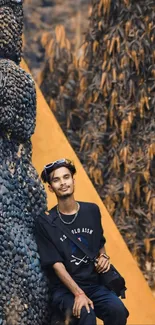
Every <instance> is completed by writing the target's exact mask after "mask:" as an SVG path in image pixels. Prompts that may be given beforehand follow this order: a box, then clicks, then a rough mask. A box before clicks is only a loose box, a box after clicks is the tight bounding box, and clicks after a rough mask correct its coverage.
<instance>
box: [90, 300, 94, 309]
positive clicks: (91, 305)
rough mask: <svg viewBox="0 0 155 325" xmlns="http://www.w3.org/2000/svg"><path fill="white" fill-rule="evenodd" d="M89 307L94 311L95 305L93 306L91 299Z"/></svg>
mask: <svg viewBox="0 0 155 325" xmlns="http://www.w3.org/2000/svg"><path fill="white" fill-rule="evenodd" d="M89 305H90V307H91V308H92V309H94V304H93V302H92V301H91V300H90V299H89Z"/></svg>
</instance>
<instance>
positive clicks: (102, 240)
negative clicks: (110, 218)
mask: <svg viewBox="0 0 155 325" xmlns="http://www.w3.org/2000/svg"><path fill="white" fill-rule="evenodd" d="M97 209H98V216H99V235H100V248H102V247H103V246H104V245H105V243H106V239H105V237H104V231H103V228H102V223H101V212H100V209H99V207H98V206H97Z"/></svg>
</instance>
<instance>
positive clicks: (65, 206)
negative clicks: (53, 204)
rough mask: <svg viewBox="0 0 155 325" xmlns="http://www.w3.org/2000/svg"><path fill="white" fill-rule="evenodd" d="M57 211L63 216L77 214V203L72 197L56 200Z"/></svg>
mask: <svg viewBox="0 0 155 325" xmlns="http://www.w3.org/2000/svg"><path fill="white" fill-rule="evenodd" d="M58 209H59V211H60V212H61V213H64V214H74V213H76V212H77V203H76V201H75V199H74V197H68V198H66V199H63V200H61V199H60V198H59V199H58Z"/></svg>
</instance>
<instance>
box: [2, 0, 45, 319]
mask: <svg viewBox="0 0 155 325" xmlns="http://www.w3.org/2000/svg"><path fill="white" fill-rule="evenodd" d="M22 26H23V9H22V1H20V0H16V1H15V0H12V1H11V0H6V1H4V0H2V1H0V31H1V40H0V256H1V258H0V324H2V325H17V324H20V325H30V324H31V325H32V324H33V325H39V324H40V325H43V324H44V325H46V324H49V318H48V317H49V314H48V301H49V295H48V285H47V280H46V278H45V276H44V274H43V272H42V271H41V268H40V262H39V256H38V252H37V246H36V243H35V237H34V221H35V219H36V218H37V216H38V215H40V214H41V213H42V212H43V211H44V210H45V209H46V194H45V192H44V188H43V186H42V184H41V182H40V180H39V178H38V175H37V172H36V170H35V169H34V167H33V166H32V164H31V155H32V150H31V141H30V138H31V136H32V134H33V132H34V128H35V118H36V91H35V85H34V81H33V79H32V78H31V75H29V74H28V73H26V72H25V71H24V70H23V69H21V68H20V67H19V65H18V64H19V62H20V60H21V48H22Z"/></svg>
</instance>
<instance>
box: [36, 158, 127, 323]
mask: <svg viewBox="0 0 155 325" xmlns="http://www.w3.org/2000/svg"><path fill="white" fill-rule="evenodd" d="M75 173H76V169H75V166H74V164H73V163H72V162H71V161H70V160H67V159H60V160H57V161H55V162H52V163H50V164H48V165H46V166H45V167H44V170H43V172H42V174H41V177H42V180H43V181H44V182H48V184H49V185H48V187H49V190H50V191H51V192H53V193H55V195H56V197H57V201H58V204H57V206H55V207H54V208H52V209H51V210H50V211H49V214H48V215H46V214H45V215H44V216H42V217H40V218H39V219H38V221H37V223H36V238H37V243H38V248H39V253H40V258H41V263H42V265H43V267H45V268H46V270H47V272H48V276H49V279H50V285H51V293H52V306H53V308H55V307H57V308H58V309H59V310H60V311H61V312H62V313H63V315H64V319H65V318H66V317H68V316H67V315H69V319H70V322H69V324H77V325H96V317H98V318H100V319H101V320H103V321H104V325H125V324H126V320H127V317H128V311H127V309H126V308H125V306H124V305H123V303H122V301H121V300H120V299H119V298H118V297H117V296H116V295H115V294H114V293H112V292H111V291H110V290H108V289H107V288H106V287H104V286H103V285H100V284H99V273H100V272H107V271H108V270H109V268H110V261H109V257H108V256H107V255H106V254H105V249H104V244H105V238H104V236H103V229H102V226H101V215H100V211H99V208H98V206H97V205H96V204H93V203H85V202H77V201H75V199H74V186H75V180H74V175H75ZM55 218H57V219H58V220H59V221H58V222H59V223H60V224H63V226H64V227H66V228H67V229H68V230H69V231H70V232H71V233H72V234H73V235H74V236H75V237H77V238H78V239H79V240H80V241H81V242H82V243H83V244H84V245H86V246H87V248H88V249H89V250H91V251H92V252H94V254H96V256H97V259H96V263H95V265H94V263H92V262H90V261H89V259H88V258H87V256H86V255H84V253H83V252H82V251H81V250H80V249H79V248H78V247H77V246H76V245H75V244H74V243H73V242H72V241H71V240H70V239H69V238H67V236H66V235H65V234H64V233H63V232H62V231H61V230H60V229H59V228H58V227H57V226H56V225H55V224H54V220H55Z"/></svg>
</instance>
